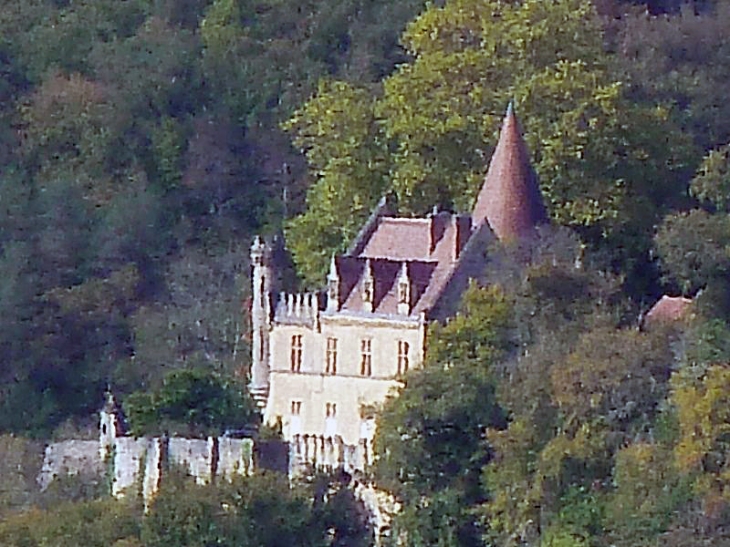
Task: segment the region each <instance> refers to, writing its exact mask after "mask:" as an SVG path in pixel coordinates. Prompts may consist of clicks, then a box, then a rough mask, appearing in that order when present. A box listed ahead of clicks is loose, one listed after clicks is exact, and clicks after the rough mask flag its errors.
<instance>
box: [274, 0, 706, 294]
mask: <svg viewBox="0 0 730 547" xmlns="http://www.w3.org/2000/svg"><path fill="white" fill-rule="evenodd" d="M402 42H403V44H404V47H405V48H406V50H407V51H408V52H409V53H410V54H411V56H412V60H411V61H410V62H409V63H406V64H403V65H401V66H400V67H399V68H398V70H397V71H396V72H395V73H394V74H393V75H392V76H390V77H388V78H386V79H384V80H383V83H382V92H381V93H380V95H375V98H374V99H373V98H369V97H373V94H372V93H371V94H370V95H368V94H366V93H365V91H364V90H356V89H353V88H352V87H351V86H345V85H341V84H333V85H331V86H328V87H324V88H320V91H319V94H318V95H317V96H315V98H313V99H312V100H311V101H310V102H309V103H307V104H306V105H305V106H304V107H303V108H302V109H301V110H300V111H299V113H298V114H297V115H296V116H295V117H294V118H293V119H292V120H291V121H290V122H289V125H288V127H289V128H290V129H292V130H293V131H294V135H295V143H296V144H297V145H298V146H300V147H301V148H302V149H303V150H304V151H305V153H306V154H307V158H308V160H309V163H310V165H311V166H312V168H313V169H314V171H315V174H316V176H317V181H316V183H315V185H314V186H312V188H311V189H310V191H309V198H308V208H307V210H306V212H305V213H304V214H303V215H302V216H300V217H298V218H296V219H295V220H294V221H293V222H292V223H291V225H290V230H289V234H290V239H291V241H292V250H293V252H294V258H295V260H296V261H297V264H298V265H299V267H300V270H301V271H302V272H303V273H304V274H305V276H306V279H307V281H310V282H314V281H315V280H316V279H317V278H318V277H317V276H313V275H312V272H315V273H317V274H319V277H321V272H322V271H323V269H324V265H325V264H326V262H325V259H326V257H327V256H328V254H329V252H330V251H332V250H335V249H337V248H342V246H343V244H344V243H345V242H346V241H347V240H348V239H349V238H351V237H352V235H353V229H352V227H354V226H356V225H357V224H358V223H360V222H362V220H363V218H364V217H365V216H366V212H367V211H369V210H370V209H371V208H372V206H373V205H374V203H375V202H376V201H377V198H378V197H379V195H380V194H382V192H383V191H385V190H388V191H392V192H393V193H394V194H395V195H396V196H397V201H398V206H399V208H400V210H401V212H402V213H424V212H426V211H428V210H430V209H431V207H432V206H433V205H441V206H447V207H450V206H453V207H456V208H457V209H459V210H469V209H470V208H471V205H472V201H473V199H474V196H475V195H476V192H477V191H478V189H479V187H480V184H481V179H482V177H483V175H484V173H485V171H486V164H487V162H488V160H489V157H490V154H491V150H492V148H493V145H494V142H495V136H496V134H497V132H498V130H499V122H500V120H501V119H502V116H503V113H504V109H505V107H506V105H507V103H508V102H509V101H510V100H514V101H515V103H516V107H517V110H518V112H519V114H520V117H521V119H522V121H523V123H524V126H525V137H526V139H527V141H528V145H529V147H530V149H531V152H532V154H533V159H534V165H535V169H536V170H537V172H538V175H539V176H540V181H541V185H542V190H543V193H544V195H545V197H546V199H547V201H548V204H549V208H550V210H551V213H552V216H553V218H554V219H555V220H556V221H558V222H560V223H562V224H565V225H569V226H574V227H577V228H579V229H580V230H581V232H582V233H583V234H584V235H585V237H587V238H588V241H590V242H591V243H594V244H600V245H602V246H604V247H606V248H609V249H611V250H612V252H613V253H614V256H613V257H612V259H613V261H614V262H615V263H616V264H617V265H620V266H621V267H623V268H624V269H625V270H626V269H630V268H631V267H630V266H629V265H627V262H628V261H629V256H628V255H629V254H630V253H633V254H634V255H636V254H640V253H641V252H642V251H646V249H647V246H648V241H649V237H650V235H651V229H652V225H653V223H654V222H655V221H657V220H658V218H659V215H661V214H662V212H664V211H666V210H667V208H668V207H671V206H672V205H675V204H677V203H678V202H680V201H681V199H682V197H683V193H684V191H685V190H686V184H687V176H688V173H690V172H691V169H692V163H693V161H696V159H695V158H694V155H693V149H692V146H691V143H690V141H689V139H688V138H687V137H686V136H685V135H684V134H683V133H682V132H681V131H680V130H679V128H678V127H677V126H676V125H675V124H673V123H672V120H671V119H670V116H669V112H668V111H667V110H666V109H665V108H662V107H660V106H658V105H643V104H635V103H632V102H631V101H630V100H629V99H628V97H627V93H626V91H627V87H626V85H624V83H623V82H622V81H621V80H620V76H619V74H617V73H616V72H615V71H612V66H613V59H612V57H611V56H610V55H609V54H608V53H606V52H605V50H604V48H603V42H602V30H601V27H600V24H599V19H598V16H597V14H596V13H595V12H594V10H593V8H592V7H591V5H590V4H589V3H586V2H578V1H572V0H563V1H560V2H550V3H545V2H538V1H534V2H533V1H524V2H514V3H500V2H491V1H489V0H460V1H453V2H448V3H447V4H446V5H445V6H443V7H439V6H436V5H434V6H431V7H430V8H429V9H428V10H426V11H425V12H424V13H423V14H422V15H421V16H419V17H418V18H417V19H416V20H415V21H413V22H412V23H411V24H410V25H409V27H408V29H407V30H406V32H405V33H404V35H403V37H402ZM326 128H337V129H336V130H335V133H331V132H330V131H327V130H326ZM355 150H357V154H354V153H353V152H355ZM386 150H387V152H388V153H387V155H385V154H384V151H386ZM363 153H364V154H365V157H363ZM384 155H385V157H386V161H383V159H382V158H383V156H384ZM365 168H367V171H366V172H364V173H363V172H362V170H363V169H365ZM688 169H689V170H688ZM385 175H387V177H386V179H387V183H386V182H384V176H385ZM342 196H346V197H347V198H348V200H347V201H341V199H342ZM347 203H350V204H351V205H350V206H349V207H348V206H347ZM363 204H364V205H363ZM333 213H335V214H337V215H338V216H336V217H333ZM342 216H344V217H345V218H347V219H352V220H351V221H350V220H348V221H347V222H346V224H345V225H344V226H343V225H342V223H341V222H340V220H339V219H340V218H341V217H342ZM333 218H336V219H337V220H335V221H334V222H333V221H332V220H331V219H333ZM313 225H316V226H317V229H316V230H312V229H311V228H312V226H313ZM328 226H329V227H331V228H333V229H329V230H327V229H324V227H328ZM304 234H306V236H305V235H304ZM620 250H623V251H620ZM622 252H623V256H622V254H621V253H622Z"/></svg>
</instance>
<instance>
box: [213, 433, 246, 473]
mask: <svg viewBox="0 0 730 547" xmlns="http://www.w3.org/2000/svg"><path fill="white" fill-rule="evenodd" d="M251 473H253V440H252V439H231V438H229V437H220V438H219V439H218V476H220V477H225V478H226V479H229V480H230V479H232V478H233V477H234V476H235V475H250V474H251Z"/></svg>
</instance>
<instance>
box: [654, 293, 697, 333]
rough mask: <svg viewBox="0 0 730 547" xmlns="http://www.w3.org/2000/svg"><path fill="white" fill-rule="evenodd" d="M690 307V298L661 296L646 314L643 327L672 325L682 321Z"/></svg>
mask: <svg viewBox="0 0 730 547" xmlns="http://www.w3.org/2000/svg"><path fill="white" fill-rule="evenodd" d="M691 305H692V299H691V298H685V297H683V296H667V295H666V294H665V295H664V296H662V297H661V298H660V299H659V300H658V301H657V302H656V304H654V305H653V306H652V307H651V309H650V310H649V311H648V312H647V313H646V316H645V317H644V325H645V326H650V325H651V324H658V323H672V322H674V321H679V320H680V319H682V318H683V317H684V316H685V315H686V314H687V312H688V311H689V308H690V307H691Z"/></svg>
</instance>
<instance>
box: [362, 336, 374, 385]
mask: <svg viewBox="0 0 730 547" xmlns="http://www.w3.org/2000/svg"><path fill="white" fill-rule="evenodd" d="M360 374H361V375H362V376H372V374H373V352H372V340H370V339H364V340H361V341H360Z"/></svg>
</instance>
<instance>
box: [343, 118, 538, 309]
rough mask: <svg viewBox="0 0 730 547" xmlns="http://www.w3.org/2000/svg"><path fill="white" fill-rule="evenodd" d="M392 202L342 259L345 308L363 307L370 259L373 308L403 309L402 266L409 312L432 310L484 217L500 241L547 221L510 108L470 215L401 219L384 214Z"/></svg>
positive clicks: (380, 210) (375, 216)
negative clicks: (400, 293)
mask: <svg viewBox="0 0 730 547" xmlns="http://www.w3.org/2000/svg"><path fill="white" fill-rule="evenodd" d="M386 205H387V203H386V202H384V201H381V203H380V204H379V205H378V208H377V209H376V211H375V212H374V213H373V215H371V217H370V219H369V220H368V222H367V223H366V225H365V226H364V227H363V229H362V230H361V232H360V234H359V235H358V238H357V241H356V243H355V244H354V245H353V246H352V247H351V248H350V250H349V251H348V253H347V254H346V255H345V256H341V257H338V258H337V272H338V275H339V278H340V291H339V292H340V306H341V309H343V310H349V311H353V312H362V311H365V306H364V303H363V301H362V277H363V274H364V272H365V263H366V260H369V261H370V265H371V271H372V276H373V282H374V287H373V289H374V295H373V313H383V314H395V313H397V312H398V302H397V297H398V294H397V293H398V275H399V273H400V271H401V268H402V265H403V263H406V264H407V271H408V276H409V279H410V280H411V315H418V314H420V313H421V312H426V313H428V312H430V311H431V310H432V308H433V307H434V306H435V305H436V303H437V301H438V300H439V297H440V296H441V295H442V294H444V290H445V289H446V287H447V286H448V285H449V283H450V279H451V278H452V276H453V275H454V272H456V271H457V266H458V265H459V264H460V262H459V261H460V260H461V258H462V257H461V252H462V250H463V249H464V248H465V246H466V245H467V243H468V242H469V241H470V239H471V238H473V237H474V235H475V234H476V233H477V232H479V233H483V232H484V230H485V229H486V227H485V226H484V222H485V221H486V222H488V224H489V227H490V228H491V229H492V231H493V232H494V233H495V234H496V235H497V237H498V238H499V239H500V240H506V239H513V238H516V237H519V236H522V235H525V234H526V233H527V232H528V231H531V230H532V229H533V228H534V227H535V226H536V225H537V224H540V223H542V222H546V221H547V216H546V214H545V208H544V206H543V203H542V197H541V195H540V190H539V188H538V185H537V178H536V176H535V173H534V171H533V170H532V167H531V166H530V162H529V156H528V153H527V147H526V146H525V143H524V141H523V140H522V136H521V135H520V131H519V127H518V123H517V119H516V118H515V115H514V112H513V111H512V108H511V107H510V108H509V109H508V111H507V115H506V117H505V120H504V124H503V126H502V132H501V134H500V138H499V142H498V143H497V147H496V149H495V151H494V156H493V158H492V161H491V163H490V165H489V170H488V172H487V176H486V178H485V181H484V186H483V187H482V190H481V192H480V193H479V196H478V198H477V203H476V206H475V207H474V212H473V215H472V217H469V216H458V215H453V214H451V213H447V212H441V213H436V214H432V215H429V216H428V217H426V218H395V217H392V216H386V215H387V214H388V212H387V210H386ZM480 241H481V240H480Z"/></svg>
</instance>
